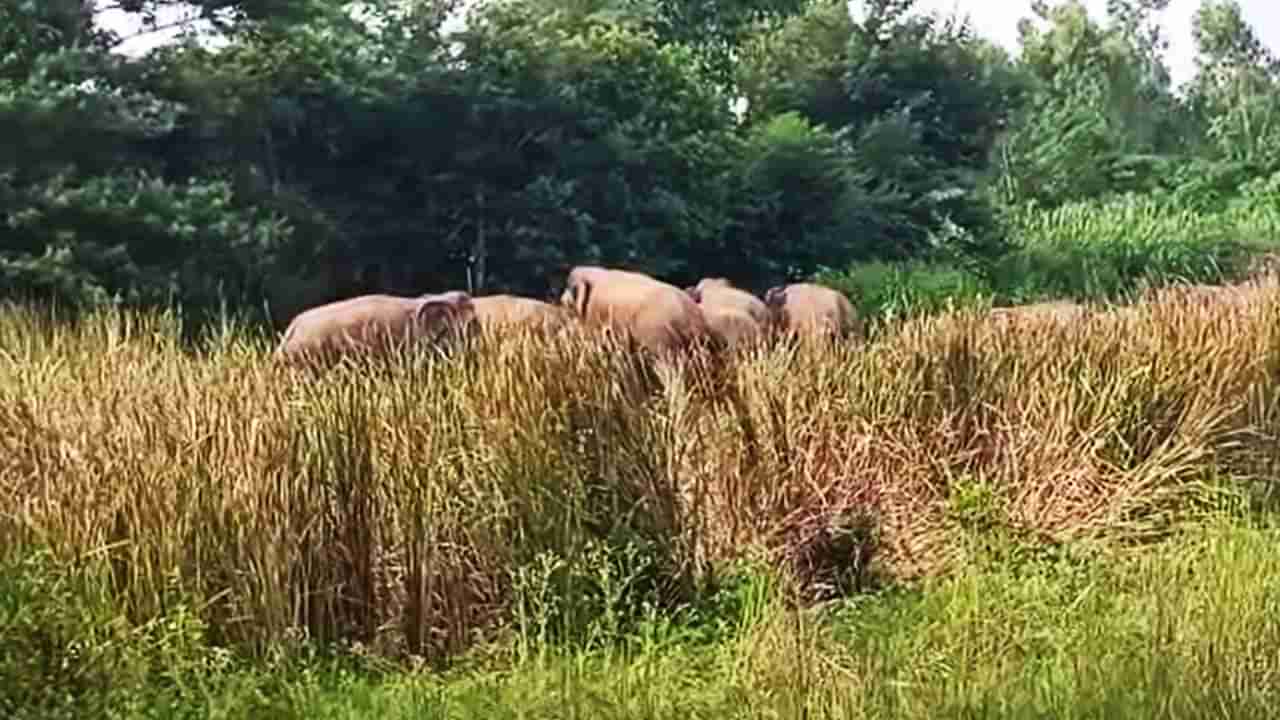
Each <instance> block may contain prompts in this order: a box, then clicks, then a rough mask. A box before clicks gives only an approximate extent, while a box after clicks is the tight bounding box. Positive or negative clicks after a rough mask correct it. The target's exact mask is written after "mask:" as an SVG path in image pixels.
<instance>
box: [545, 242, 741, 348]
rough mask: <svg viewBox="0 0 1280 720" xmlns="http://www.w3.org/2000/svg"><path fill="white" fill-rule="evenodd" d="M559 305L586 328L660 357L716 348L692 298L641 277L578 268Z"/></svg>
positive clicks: (653, 279) (600, 268) (605, 269)
mask: <svg viewBox="0 0 1280 720" xmlns="http://www.w3.org/2000/svg"><path fill="white" fill-rule="evenodd" d="M560 304H561V305H563V306H564V307H566V308H569V309H571V310H572V311H573V313H574V314H575V315H576V316H577V317H578V318H579V319H581V320H582V321H583V323H584V324H585V325H587V326H589V327H596V328H609V329H611V330H613V331H615V332H618V333H620V334H622V335H624V336H626V337H628V338H630V339H631V340H633V341H634V342H636V343H637V344H638V345H640V346H641V347H644V348H646V349H648V350H649V351H651V352H653V353H655V354H656V355H659V356H671V355H673V354H678V353H681V352H684V351H687V350H691V349H693V348H694V347H695V346H703V347H715V346H718V345H719V341H718V340H717V339H716V338H715V336H714V335H713V334H712V332H711V328H710V327H709V326H708V325H707V319H706V317H705V316H704V315H703V314H702V310H701V309H700V308H699V307H698V304H697V303H695V302H694V301H693V299H692V298H690V297H689V296H688V295H687V294H686V293H685V292H684V291H683V290H681V289H680V288H678V287H676V286H674V285H670V284H668V283H665V282H662V281H660V280H657V279H655V278H653V277H650V276H648V275H645V274H643V273H638V272H632V271H629V270H614V269H609V268H603V267H599V266H596V265H579V266H576V267H574V268H573V269H571V270H570V271H569V276H568V279H567V280H566V283H565V290H564V292H563V293H562V294H561V295H560Z"/></svg>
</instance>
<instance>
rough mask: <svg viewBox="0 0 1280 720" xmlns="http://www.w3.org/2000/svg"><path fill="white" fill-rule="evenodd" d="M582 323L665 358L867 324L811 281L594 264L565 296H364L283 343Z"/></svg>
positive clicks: (434, 337) (855, 332)
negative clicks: (768, 282)
mask: <svg viewBox="0 0 1280 720" xmlns="http://www.w3.org/2000/svg"><path fill="white" fill-rule="evenodd" d="M574 325H577V326H580V327H583V328H587V329H593V330H599V331H603V332H606V333H612V334H614V335H616V336H618V337H620V338H621V339H625V340H626V341H628V342H630V343H634V344H635V345H636V346H639V347H641V348H643V349H645V350H647V351H649V352H651V353H653V354H655V355H657V356H659V357H670V356H672V355H678V354H680V353H683V352H687V351H690V350H693V349H695V348H697V347H704V348H709V349H719V350H732V349H737V348H743V347H747V346H751V345H754V344H757V343H761V342H764V341H766V340H768V339H770V338H777V337H780V336H797V337H801V338H812V339H819V340H837V339H840V338H844V337H849V336H861V335H862V332H863V324H862V322H861V320H860V319H859V318H858V316H857V313H856V312H855V311H854V308H853V305H852V304H851V303H850V302H849V300H848V298H846V297H845V296H844V295H843V294H841V293H840V292H837V291H835V290H832V289H830V288H826V287H822V286H820V285H815V284H811V283H792V284H788V285H780V286H776V287H773V288H770V289H769V290H768V291H767V292H766V293H765V294H764V297H763V299H761V298H759V297H756V296H755V295H753V294H751V293H750V292H747V291H745V290H742V289H740V288H737V287H734V286H733V285H732V284H731V283H730V282H729V281H728V280H726V279H724V278H705V279H703V280H702V281H700V282H699V283H698V284H697V285H694V286H692V287H688V288H685V289H681V288H678V287H676V286H674V285H671V284H668V283H665V282H663V281H661V280H658V279H656V278H654V277H651V276H649V275H646V274H643V273H639V272H634V271H629V270H621V269H611V268H604V267H600V266H594V265H579V266H576V267H574V268H572V269H571V270H570V271H569V274H568V277H567V279H566V282H565V288H564V292H563V293H562V294H561V295H560V298H559V302H558V303H548V302H543V301H541V300H536V299H533V298H527V297H519V296H516V295H489V296H473V295H471V294H470V293H468V292H465V291H462V290H449V291H446V292H440V293H431V294H426V295H421V296H418V297H400V296H394V295H384V294H375V295H362V296H359V297H354V298H350V299H347V300H340V301H337V302H332V303H328V304H325V305H320V306H318V307H313V308H311V309H308V310H305V311H303V312H301V313H299V314H298V315H297V316H296V317H294V318H293V320H292V321H291V322H290V323H289V326H288V328H287V329H286V330H285V333H284V337H283V339H282V340H281V342H280V345H279V346H278V348H277V350H276V356H277V358H279V359H282V360H284V361H286V362H290V363H292V362H297V361H302V360H305V359H312V358H316V357H317V356H328V357H333V356H335V355H342V354H346V353H349V352H353V351H354V352H368V351H378V350H386V349H389V348H390V346H391V345H393V344H394V343H395V342H397V341H399V342H404V341H407V342H410V343H415V344H416V343H426V344H436V343H440V342H442V341H444V340H446V339H447V338H449V337H456V336H458V335H459V334H468V333H471V332H475V331H479V332H505V331H507V330H510V329H521V328H524V329H529V330H533V331H541V332H544V333H548V334H557V333H559V332H563V331H565V330H568V329H569V328H570V327H572V326H574Z"/></svg>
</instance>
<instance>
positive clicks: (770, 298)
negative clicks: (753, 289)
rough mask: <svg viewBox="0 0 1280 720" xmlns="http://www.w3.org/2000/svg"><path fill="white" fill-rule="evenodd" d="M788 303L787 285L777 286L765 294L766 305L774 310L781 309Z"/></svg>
mask: <svg viewBox="0 0 1280 720" xmlns="http://www.w3.org/2000/svg"><path fill="white" fill-rule="evenodd" d="M786 301H787V288H786V286H785V285H775V286H773V287H771V288H769V290H768V291H767V292H765V294H764V304H765V305H768V306H769V307H772V308H780V307H782V306H783V305H784V304H786Z"/></svg>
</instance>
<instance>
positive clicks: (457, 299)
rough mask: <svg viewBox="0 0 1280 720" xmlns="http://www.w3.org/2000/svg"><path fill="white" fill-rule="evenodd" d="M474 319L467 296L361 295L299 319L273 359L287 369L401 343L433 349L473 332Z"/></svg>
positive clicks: (457, 293)
mask: <svg viewBox="0 0 1280 720" xmlns="http://www.w3.org/2000/svg"><path fill="white" fill-rule="evenodd" d="M475 319H476V309H475V305H474V303H473V302H472V298H471V295H470V294H469V293H466V292H464V291H461V290H450V291H448V292H443V293H435V294H426V295H421V296H418V297H401V296H397V295H381V294H374V295H361V296H358V297H354V298H348V299H346V300H339V301H337V302H332V303H328V304H325V305H319V306H317V307H313V308H310V309H308V310H304V311H303V312H301V313H299V314H298V315H297V316H295V317H294V318H293V320H292V321H291V322H290V323H289V327H288V328H287V329H286V330H285V333H284V337H283V339H282V340H281V342H280V345H279V346H278V347H277V348H276V357H277V359H280V360H283V361H285V362H287V363H291V364H292V363H296V362H299V361H303V360H305V359H319V358H321V357H324V358H333V357H336V356H339V355H345V354H348V353H351V354H356V353H370V352H384V353H385V352H387V351H389V350H391V349H392V348H393V347H394V346H395V345H397V344H398V343H399V342H401V341H408V342H410V343H414V344H417V343H421V342H426V343H428V344H430V345H436V344H438V343H440V342H441V341H443V340H445V339H446V338H447V337H448V336H450V335H455V336H456V335H465V334H466V333H468V332H471V331H474V329H475V327H474V326H475Z"/></svg>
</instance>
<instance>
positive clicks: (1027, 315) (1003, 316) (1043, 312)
mask: <svg viewBox="0 0 1280 720" xmlns="http://www.w3.org/2000/svg"><path fill="white" fill-rule="evenodd" d="M1085 314H1086V311H1085V307H1084V306H1083V305H1080V304H1079V303H1075V302H1072V301H1070V300H1052V301H1047V302H1038V303H1031V304H1028V305H1015V306H1012V307H996V308H992V309H991V317H992V318H993V319H994V320H995V322H996V325H997V327H1003V328H1008V327H1012V326H1014V325H1017V324H1024V323H1031V324H1039V323H1045V322H1051V323H1053V322H1056V323H1068V322H1076V321H1080V320H1083V319H1084V317H1085Z"/></svg>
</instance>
